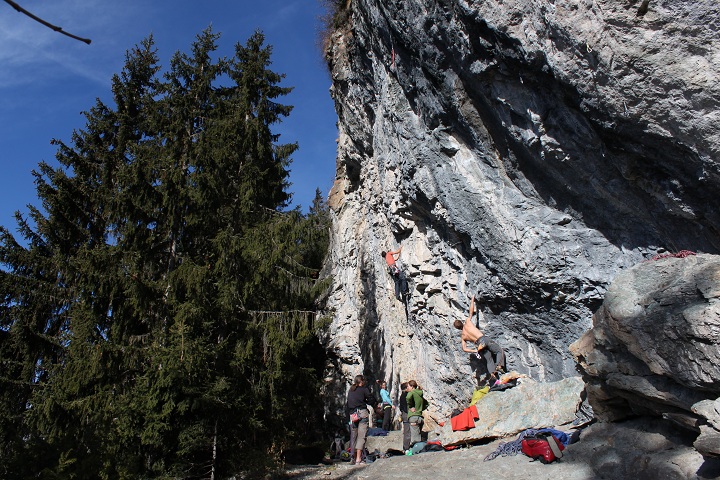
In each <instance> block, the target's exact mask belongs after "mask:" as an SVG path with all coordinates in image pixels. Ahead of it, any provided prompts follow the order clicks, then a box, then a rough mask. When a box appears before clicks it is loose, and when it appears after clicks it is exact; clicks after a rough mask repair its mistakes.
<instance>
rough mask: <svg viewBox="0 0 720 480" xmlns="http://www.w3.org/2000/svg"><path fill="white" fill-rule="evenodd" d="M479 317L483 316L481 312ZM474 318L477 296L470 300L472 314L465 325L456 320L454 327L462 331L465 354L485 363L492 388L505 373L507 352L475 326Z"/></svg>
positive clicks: (462, 345)
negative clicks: (500, 375)
mask: <svg viewBox="0 0 720 480" xmlns="http://www.w3.org/2000/svg"><path fill="white" fill-rule="evenodd" d="M478 315H479V316H480V317H482V316H483V315H482V312H480V311H479V310H478ZM473 316H475V295H473V297H472V299H471V300H470V314H469V315H468V317H467V320H465V323H463V322H461V321H460V320H455V322H454V323H453V325H454V326H455V328H457V329H458V330H462V332H461V333H460V346H461V347H462V349H463V352H467V353H474V354H475V355H476V356H477V358H478V359H480V360H484V361H485V366H486V368H487V377H486V380H487V381H488V382H489V383H490V384H491V386H492V384H493V383H495V381H497V379H498V373H503V372H504V371H505V352H504V351H503V349H502V348H501V347H500V345H498V344H497V343H496V342H494V341H492V340H490V339H489V338H488V337H487V336H486V335H485V334H483V333H482V332H481V331H480V329H479V328H478V327H476V326H475V325H474V324H473V322H472V319H473ZM467 342H470V344H471V346H470V347H468V346H467Z"/></svg>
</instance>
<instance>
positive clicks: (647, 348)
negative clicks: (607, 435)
mask: <svg viewBox="0 0 720 480" xmlns="http://www.w3.org/2000/svg"><path fill="white" fill-rule="evenodd" d="M570 351H571V353H572V354H573V356H574V358H575V359H576V361H577V363H578V366H579V369H580V370H581V372H582V374H583V378H584V379H585V381H586V382H587V384H588V388H587V392H588V400H589V401H590V404H591V405H592V407H593V409H594V412H595V415H596V417H597V418H599V419H601V420H606V421H615V420H619V419H622V418H626V417H628V416H631V415H638V414H646V415H653V416H660V417H663V418H665V419H666V420H668V421H671V422H672V423H673V424H675V425H676V426H679V427H681V428H686V429H688V430H691V431H694V432H695V433H698V432H699V433H700V436H699V437H698V439H697V441H696V448H697V449H698V451H700V452H701V453H703V454H705V455H715V456H716V455H718V454H719V451H720V441H718V439H719V438H720V413H719V412H720V403H719V402H718V395H720V257H718V256H716V255H708V254H700V255H689V256H687V257H684V258H678V257H667V258H661V259H658V260H656V261H646V262H642V263H640V264H638V265H636V266H634V267H633V268H631V269H628V270H626V271H624V272H622V273H621V274H619V275H618V276H617V277H616V278H615V280H614V281H613V283H612V284H611V285H610V287H609V288H608V291H607V294H606V296H605V300H604V302H603V304H602V307H601V308H600V309H599V310H598V311H597V312H596V313H595V315H594V317H593V328H592V330H590V331H589V332H587V333H586V334H585V335H584V336H583V337H582V338H580V339H579V340H578V341H577V342H575V343H573V344H572V345H571V346H570Z"/></svg>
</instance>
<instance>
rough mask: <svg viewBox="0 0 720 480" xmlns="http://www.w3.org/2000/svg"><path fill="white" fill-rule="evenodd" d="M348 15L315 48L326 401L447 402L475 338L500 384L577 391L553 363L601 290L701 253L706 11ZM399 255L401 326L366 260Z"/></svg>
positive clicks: (413, 4)
mask: <svg viewBox="0 0 720 480" xmlns="http://www.w3.org/2000/svg"><path fill="white" fill-rule="evenodd" d="M640 7H641V5H640V4H639V2H630V3H625V4H623V3H618V2H614V1H610V0H587V1H572V2H569V1H555V2H551V1H546V0H542V1H541V0H528V1H523V2H494V1H462V0H456V1H450V0H446V1H428V0H404V1H385V0H382V1H381V0H350V1H349V2H347V10H346V11H345V14H346V15H347V18H348V20H347V22H346V23H344V24H343V26H341V27H340V28H338V29H337V30H336V31H335V32H334V34H333V36H332V39H331V42H330V44H329V46H328V51H327V54H328V58H329V63H330V68H331V71H332V81H333V86H332V94H333V96H334V99H335V102H336V110H337V112H338V116H339V130H340V135H339V139H338V163H337V177H336V181H335V185H334V187H333V189H332V191H331V195H330V205H331V207H332V212H333V220H334V227H333V235H334V238H333V245H332V250H331V257H330V262H329V264H328V267H327V269H328V273H330V274H331V275H332V276H333V281H334V284H333V289H332V291H331V292H330V296H329V302H328V305H329V307H330V308H331V309H333V311H334V317H333V322H332V325H331V327H330V329H329V330H328V332H327V337H326V339H325V342H326V345H327V347H328V350H329V351H330V352H331V353H332V354H333V358H334V363H333V364H332V365H330V366H329V371H328V372H329V375H328V385H327V392H328V395H329V398H331V399H336V400H337V402H338V403H337V404H336V405H335V406H334V407H335V408H331V410H332V411H333V412H337V413H339V412H340V409H339V408H338V407H339V406H340V403H341V402H342V401H343V400H344V394H345V391H346V390H345V389H346V385H347V381H348V380H349V379H350V377H352V376H353V375H355V374H357V373H365V374H366V375H369V376H370V377H371V378H372V379H374V378H384V379H387V380H388V381H390V384H391V388H392V390H393V396H394V398H397V396H398V385H399V383H400V381H405V380H408V379H412V378H414V379H416V380H418V381H419V382H420V383H421V384H422V386H423V387H424V390H425V395H426V397H428V398H429V399H430V401H431V404H432V405H433V408H435V409H437V410H438V411H440V412H441V413H444V414H447V413H449V412H450V410H451V409H452V408H455V407H457V406H460V405H466V404H467V398H468V397H469V395H470V394H471V392H472V386H473V384H474V378H473V371H472V368H473V367H474V366H475V364H474V363H473V362H474V360H472V359H471V358H469V357H468V354H466V353H463V352H462V350H461V349H460V348H459V339H458V334H457V331H456V330H455V329H453V328H452V326H451V324H452V322H453V321H454V320H456V319H464V317H465V316H466V315H467V309H468V303H469V296H470V295H472V294H474V293H477V294H478V295H479V297H480V298H481V299H482V306H481V309H482V311H483V312H484V315H485V317H484V318H485V320H484V322H483V323H481V325H480V328H481V329H482V330H483V331H485V332H486V333H487V334H488V335H489V336H490V337H491V338H494V339H495V340H496V341H498V342H499V343H500V344H501V345H503V346H504V347H505V349H506V352H507V355H508V363H509V365H508V367H509V368H511V369H514V370H518V371H520V372H521V373H527V374H528V375H530V377H532V378H534V379H536V380H540V381H551V380H558V379H560V378H562V377H567V376H572V375H576V372H575V363H574V361H573V359H572V358H571V356H570V354H569V353H568V345H570V343H572V342H573V341H575V340H577V339H578V338H579V337H580V336H581V335H582V334H583V333H584V332H585V331H586V330H587V329H588V328H589V327H590V326H591V317H592V313H593V312H594V311H595V310H596V309H597V308H598V307H599V306H600V303H601V301H602V299H603V297H604V294H605V290H606V288H607V286H608V284H609V283H610V282H611V280H612V279H613V278H614V277H615V275H616V274H617V273H618V272H619V271H621V270H623V269H626V268H628V267H630V266H632V265H634V264H637V263H638V262H640V261H642V260H643V259H644V258H647V257H650V256H652V255H655V254H657V253H661V252H664V251H666V250H669V251H677V250H680V249H688V250H694V251H704V252H711V253H717V252H718V250H719V249H720V235H719V231H720V213H719V212H720V195H718V193H719V192H720V189H719V188H718V186H719V183H720V169H719V167H718V159H719V158H720V108H719V102H720V83H719V82H718V81H717V78H720V56H718V54H717V49H716V48H715V46H716V45H718V44H720V33H719V31H720V27H719V25H718V21H719V20H718V19H720V6H718V3H717V2H715V1H714V0H705V1H690V0H673V1H670V0H666V1H655V0H653V1H652V2H650V4H649V8H647V9H644V8H643V9H640ZM399 245H402V246H403V250H402V255H401V257H400V259H401V263H402V264H403V267H404V269H405V270H406V272H407V274H408V276H409V279H410V286H411V298H410V302H409V304H410V310H411V312H410V313H411V317H412V318H408V317H407V316H406V312H405V308H404V306H403V304H402V303H401V302H399V301H397V300H396V299H395V298H394V295H393V289H392V281H391V279H390V277H389V276H388V274H387V272H386V269H385V264H384V261H383V259H382V258H381V256H380V252H381V251H383V250H388V249H395V248H397V247H398V246H399Z"/></svg>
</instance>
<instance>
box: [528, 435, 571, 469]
mask: <svg viewBox="0 0 720 480" xmlns="http://www.w3.org/2000/svg"><path fill="white" fill-rule="evenodd" d="M563 450H565V445H563V444H562V442H560V440H558V439H557V437H555V436H554V435H553V434H551V433H550V432H538V433H536V434H535V435H533V436H527V437H525V438H523V440H522V452H523V453H524V454H525V455H527V456H528V457H530V458H532V459H533V460H540V461H541V462H542V463H551V462H554V461H555V460H557V459H558V458H560V457H562V456H563V454H562V451H563Z"/></svg>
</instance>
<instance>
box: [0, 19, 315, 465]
mask: <svg viewBox="0 0 720 480" xmlns="http://www.w3.org/2000/svg"><path fill="white" fill-rule="evenodd" d="M218 38H219V35H217V34H215V33H213V32H212V31H211V30H210V29H208V30H206V31H204V32H202V33H201V34H200V35H198V37H197V39H196V41H195V42H194V43H193V45H192V47H191V50H190V53H189V54H182V53H177V54H175V55H174V56H173V58H172V60H171V62H170V68H169V69H168V71H167V72H166V73H165V74H164V75H163V76H162V78H159V76H158V72H159V70H160V67H159V65H158V63H157V62H158V61H157V55H156V52H155V49H154V45H153V41H152V38H150V39H148V40H146V41H144V42H142V43H141V45H139V46H138V47H137V48H135V49H133V50H132V51H131V52H129V53H128V55H127V58H126V64H125V67H124V69H123V71H122V73H121V74H120V75H118V76H115V77H113V83H112V85H113V86H112V89H113V99H114V103H115V106H114V107H112V106H108V105H105V104H103V103H102V102H100V101H99V100H98V101H97V102H96V105H95V106H94V107H93V108H92V109H91V110H90V111H89V112H87V113H86V118H87V124H86V126H85V128H84V129H83V130H81V131H78V132H75V133H74V134H73V138H72V144H70V145H66V144H64V143H62V142H57V144H58V145H59V148H58V154H57V159H58V161H59V163H60V165H61V166H60V167H59V168H56V169H53V168H51V167H50V166H48V165H47V164H40V168H39V171H38V172H37V173H36V179H37V185H38V196H39V198H40V199H41V201H42V205H43V209H44V211H45V213H42V212H41V211H40V210H38V209H32V210H31V217H32V220H33V222H34V228H33V227H31V225H30V224H29V223H27V222H26V221H24V219H22V218H20V217H19V216H18V221H19V226H20V233H21V235H22V236H23V238H24V239H25V241H26V243H27V245H28V246H23V245H21V244H19V243H18V242H16V241H15V239H14V238H13V236H12V235H10V234H9V232H8V231H7V230H5V229H3V230H1V231H0V242H1V243H0V262H2V263H3V264H4V265H5V270H3V271H0V286H1V287H2V289H3V290H2V291H3V294H4V297H3V303H2V310H0V313H1V314H2V317H0V320H1V321H2V324H1V325H0V327H1V328H0V342H1V343H0V355H2V357H1V358H2V362H3V365H4V366H5V371H4V374H3V377H2V384H3V387H4V388H3V393H2V394H1V395H2V397H0V398H2V401H3V404H4V405H7V407H8V408H7V410H6V411H5V412H4V413H3V414H2V416H0V426H2V427H4V428H3V437H2V444H0V448H2V453H3V457H4V458H7V459H8V460H9V461H10V464H12V465H22V466H23V468H24V469H25V470H24V472H26V473H27V472H33V473H37V472H38V469H39V468H44V469H45V474H46V475H47V476H53V475H57V476H62V477H63V478H65V477H68V478H91V477H96V476H100V477H101V478H137V477H138V476H141V477H158V478H160V477H181V478H206V477H208V476H210V477H216V476H227V475H230V474H232V473H234V472H236V471H237V470H238V469H243V468H248V461H247V460H248V458H252V457H251V456H249V455H247V453H248V451H250V450H254V449H258V450H260V451H263V452H265V451H267V448H269V447H271V446H280V447H281V446H282V444H283V442H291V441H294V440H295V439H296V438H297V432H300V431H301V430H299V429H300V428H304V429H307V428H308V425H307V423H306V422H307V421H308V420H309V419H312V418H316V417H317V411H318V410H317V409H315V410H314V411H313V407H312V406H313V405H315V406H317V405H320V403H319V401H318V399H317V398H316V396H317V392H318V390H319V389H318V388H317V382H318V381H319V375H320V370H321V368H322V355H321V354H320V352H321V349H320V347H319V345H318V344H317V339H316V337H315V335H314V332H315V328H316V327H317V325H315V324H314V319H315V314H314V312H313V310H314V309H316V306H315V299H316V298H317V293H318V290H319V289H320V288H322V287H323V285H321V284H320V283H318V281H317V280H316V278H317V275H316V274H317V272H318V271H319V269H320V267H321V264H322V260H323V257H324V252H325V250H326V248H327V242H328V237H327V230H328V219H327V210H326V209H325V207H324V206H323V205H322V204H321V202H320V198H319V196H318V198H316V202H315V205H314V206H313V208H312V209H311V211H310V213H309V214H308V215H302V214H301V212H300V210H299V209H295V210H292V211H283V209H284V208H285V207H286V206H287V203H288V201H289V199H290V196H289V194H288V192H287V187H288V185H289V184H288V180H287V179H288V170H287V167H288V165H289V162H290V156H291V154H292V153H293V152H294V151H295V150H296V148H297V145H295V144H287V145H283V144H278V140H279V136H278V135H276V134H273V133H272V129H271V127H272V126H273V125H274V124H275V123H277V122H279V121H281V119H282V118H283V117H285V116H287V115H288V114H289V113H290V111H291V109H292V107H290V106H286V105H282V104H280V103H278V99H279V98H280V97H282V96H284V95H286V94H287V93H289V91H290V89H289V88H285V87H281V86H279V83H280V81H281V80H282V79H283V76H282V75H279V74H276V73H274V72H272V71H271V70H269V66H270V64H271V61H270V57H271V52H272V50H271V48H270V47H269V46H268V47H266V46H264V37H263V36H262V34H261V33H259V32H257V33H255V34H254V35H252V36H251V37H250V39H249V40H248V41H247V43H246V45H244V46H243V45H240V44H238V45H237V46H236V48H235V56H234V57H233V58H231V59H224V58H220V59H213V54H214V52H215V50H216V48H217V45H216V42H217V40H218ZM228 79H229V82H228ZM223 82H225V84H223ZM227 83H229V85H228V84H227ZM5 387H7V388H5ZM288 406H291V408H288ZM301 410H305V411H304V412H303V417H302V418H303V419H304V420H303V421H299V420H298V414H299V413H300V411H301ZM306 431H307V430H306ZM30 459H32V462H28V461H29V460H30ZM13 462H15V463H13ZM4 468H5V470H6V471H7V472H11V471H14V472H21V471H20V470H11V469H10V467H8V466H7V465H6V466H4ZM13 468H14V467H13ZM26 473H22V472H21V473H15V475H17V476H18V478H20V477H24V476H28V475H27V474H26Z"/></svg>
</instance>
